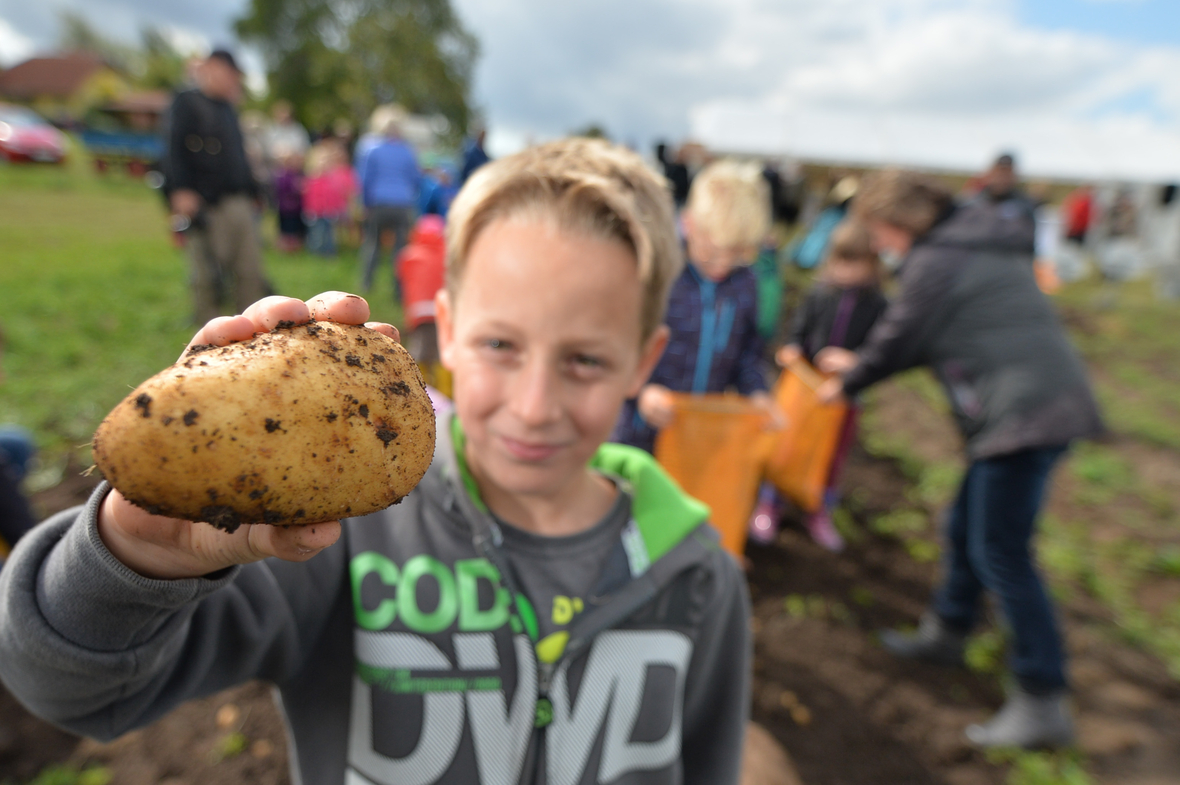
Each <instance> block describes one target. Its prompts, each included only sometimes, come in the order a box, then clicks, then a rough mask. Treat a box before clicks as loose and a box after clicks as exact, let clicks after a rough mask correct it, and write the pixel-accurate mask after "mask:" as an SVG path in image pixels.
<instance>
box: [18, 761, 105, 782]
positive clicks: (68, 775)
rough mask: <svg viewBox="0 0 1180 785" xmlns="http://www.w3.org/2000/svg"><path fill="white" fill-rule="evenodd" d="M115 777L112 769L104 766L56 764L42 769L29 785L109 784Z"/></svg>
mask: <svg viewBox="0 0 1180 785" xmlns="http://www.w3.org/2000/svg"><path fill="white" fill-rule="evenodd" d="M113 779H114V775H112V774H111V771H110V769H106V768H104V767H102V766H87V767H85V768H81V767H78V766H73V765H59V764H55V765H52V766H49V767H47V768H45V769H42V770H41V772H40V773H39V774H38V775H37V776H36V777H34V778H33V779H32V780H30V781H29V785H108V783H110V782H111V780H113Z"/></svg>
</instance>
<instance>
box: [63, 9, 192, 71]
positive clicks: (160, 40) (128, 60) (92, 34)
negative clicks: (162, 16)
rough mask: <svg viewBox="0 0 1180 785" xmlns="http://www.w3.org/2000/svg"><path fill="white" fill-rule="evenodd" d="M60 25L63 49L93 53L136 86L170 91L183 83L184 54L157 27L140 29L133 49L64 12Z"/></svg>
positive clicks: (78, 16)
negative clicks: (138, 41)
mask: <svg viewBox="0 0 1180 785" xmlns="http://www.w3.org/2000/svg"><path fill="white" fill-rule="evenodd" d="M60 24H61V32H60V34H59V38H60V44H61V48H62V50H64V51H67V52H90V53H92V54H96V55H98V56H99V57H101V58H102V59H103V60H104V61H105V62H106V63H107V64H108V65H110V66H111V67H113V68H115V69H117V70H118V71H120V72H121V73H122V74H123V75H124V76H126V77H129V78H130V79H131V81H132V82H133V83H134V84H135V85H136V86H137V87H143V88H147V89H149V90H172V89H175V88H176V87H178V86H179V85H180V84H181V82H183V81H184V55H182V54H181V53H180V52H178V51H177V50H176V47H174V46H173V45H172V42H171V41H170V40H168V37H167V36H166V35H164V34H163V33H162V32H161V31H160V30H158V29H157V28H154V27H150V26H149V27H145V28H143V29H142V30H141V31H140V46H139V47H135V46H132V45H130V44H125V43H123V42H121V41H117V40H114V39H111V38H108V37H107V36H105V35H103V34H102V33H100V32H99V31H98V30H95V29H94V27H93V25H91V24H90V22H89V20H87V19H86V17H84V16H82V15H81V14H77V13H73V12H69V11H66V12H63V13H62V14H61V17H60Z"/></svg>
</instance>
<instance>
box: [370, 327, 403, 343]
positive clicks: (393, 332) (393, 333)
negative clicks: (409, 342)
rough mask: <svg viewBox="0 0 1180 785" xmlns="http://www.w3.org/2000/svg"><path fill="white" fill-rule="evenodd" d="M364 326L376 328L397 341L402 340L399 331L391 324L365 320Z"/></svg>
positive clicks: (371, 328)
mask: <svg viewBox="0 0 1180 785" xmlns="http://www.w3.org/2000/svg"><path fill="white" fill-rule="evenodd" d="M365 327H368V328H369V329H370V330H376V331H377V332H379V333H381V334H382V335H388V336H389V337H390V338H392V339H393V340H395V341H397V342H398V343H401V341H402V335H401V333H400V332H398V330H397V328H396V327H394V326H393V325H392V324H386V323H385V322H365Z"/></svg>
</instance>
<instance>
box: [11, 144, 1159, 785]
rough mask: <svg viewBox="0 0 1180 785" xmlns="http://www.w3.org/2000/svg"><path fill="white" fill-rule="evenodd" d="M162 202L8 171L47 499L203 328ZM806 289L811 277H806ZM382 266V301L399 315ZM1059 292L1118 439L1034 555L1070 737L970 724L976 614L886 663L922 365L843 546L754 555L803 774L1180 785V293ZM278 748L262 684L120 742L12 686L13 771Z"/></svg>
mask: <svg viewBox="0 0 1180 785" xmlns="http://www.w3.org/2000/svg"><path fill="white" fill-rule="evenodd" d="M164 219H165V216H164V213H163V210H162V207H161V204H160V202H159V200H158V198H157V197H156V196H155V195H154V194H153V193H151V192H150V191H148V190H147V189H145V188H144V187H143V186H142V185H141V184H139V183H135V182H131V181H127V180H122V179H117V178H107V179H100V178H96V177H93V176H91V175H89V174H88V172H87V171H85V169H84V168H83V167H82V166H81V165H78V166H76V167H75V168H72V169H64V170H45V169H28V168H13V167H0V249H3V253H4V261H3V263H2V264H0V291H3V292H4V293H5V295H6V297H7V301H6V308H5V309H3V311H0V329H2V330H3V331H4V333H5V335H6V337H7V352H6V354H5V356H4V358H3V361H2V362H3V370H4V372H5V381H4V384H3V386H2V387H0V423H4V422H17V423H20V424H22V425H24V426H25V427H27V428H29V429H30V430H32V431H33V432H34V434H35V436H36V438H37V440H38V443H39V445H40V447H41V449H42V460H41V465H40V467H39V468H38V470H37V471H36V472H35V474H34V475H33V476H32V477H31V478H30V482H29V484H30V490H31V491H33V492H34V499H35V501H36V503H37V505H38V507H39V511H40V512H41V513H42V514H48V513H50V512H52V511H54V510H56V509H60V508H61V507H64V506H66V505H68V504H72V503H76V502H77V501H79V500H80V499H84V498H85V495H86V492H87V490H88V489H89V487H91V485H92V484H93V482H94V478H89V477H82V476H80V472H81V470H82V469H84V468H85V467H87V466H88V465H89V463H90V459H89V451H88V448H87V446H86V445H87V443H88V441H89V439H90V435H91V434H92V433H93V431H94V428H95V426H96V425H97V423H98V421H99V420H100V419H101V417H102V416H103V415H104V414H105V412H106V411H107V410H109V409H110V408H111V407H112V406H113V405H114V404H115V403H117V402H118V401H119V400H120V399H121V398H122V397H123V396H124V395H126V393H127V392H128V391H129V390H130V389H131V388H132V387H134V386H135V385H136V384H138V383H139V382H140V381H142V380H143V379H145V378H146V377H148V376H150V375H151V374H152V373H154V372H156V371H157V370H159V369H161V368H163V367H164V366H166V365H168V364H169V363H171V362H172V361H173V360H174V359H175V358H176V356H177V355H178V354H179V352H180V350H181V348H182V347H183V346H184V344H185V343H186V342H187V340H188V338H189V336H190V335H191V333H192V331H193V325H192V324H191V320H190V307H189V300H188V294H187V288H186V263H185V260H184V257H183V254H182V253H181V251H179V250H178V249H176V248H174V247H173V246H172V244H171V241H170V238H169V236H168V233H167V231H166V229H165V220H164ZM267 264H268V272H269V274H270V276H271V278H272V280H273V283H274V285H275V288H276V290H277V291H279V292H280V293H283V294H290V295H294V296H298V297H309V296H311V295H313V294H315V293H317V292H319V291H323V290H326V289H352V288H353V287H354V286H355V283H356V281H357V279H358V274H357V268H356V262H355V255H354V254H352V253H349V252H345V253H344V254H343V255H342V256H341V258H340V259H339V260H336V261H326V260H321V259H316V258H311V257H308V256H304V255H291V256H283V255H279V254H277V253H273V252H269V253H268V256H267ZM795 283H796V284H801V283H802V281H796V282H795ZM388 284H389V278H388V273H387V272H386V273H385V277H384V278H380V277H379V279H378V283H377V287H376V292H375V294H376V296H375V297H374V298H372V299H371V302H372V304H373V312H374V318H378V319H384V320H388V321H394V322H395V323H396V321H397V318H398V312H397V309H396V307H395V306H394V304H393V302H392V300H391V299H390V297H389V288H390V287H389V285H388ZM1056 300H1057V307H1058V309H1059V312H1060V314H1061V316H1062V319H1063V321H1064V322H1065V324H1066V325H1067V326H1068V327H1069V329H1070V332H1071V335H1072V336H1073V338H1074V340H1075V342H1076V343H1077V345H1078V346H1079V348H1080V349H1081V350H1082V351H1083V353H1084V355H1085V357H1086V359H1087V361H1088V362H1089V364H1090V368H1091V371H1092V375H1093V378H1094V380H1095V383H1096V386H1097V389H1098V392H1099V396H1100V398H1101V400H1102V402H1103V405H1104V408H1105V412H1106V415H1107V419H1108V422H1109V425H1110V426H1111V434H1110V436H1109V437H1108V438H1107V439H1105V440H1103V441H1102V442H1100V443H1095V444H1087V445H1080V446H1079V447H1078V448H1077V449H1075V450H1074V451H1073V452H1072V454H1071V456H1070V457H1069V459H1068V460H1067V461H1066V462H1064V463H1063V465H1062V466H1060V467H1059V468H1058V470H1057V473H1056V475H1055V480H1054V485H1053V490H1052V494H1051V499H1050V502H1049V505H1048V510H1047V514H1046V515H1045V517H1044V520H1043V522H1042V534H1041V537H1040V540H1039V556H1040V560H1041V562H1042V564H1043V565H1044V567H1045V568H1046V570H1047V571H1048V573H1049V575H1050V579H1051V584H1052V590H1053V592H1054V595H1055V596H1056V597H1057V599H1058V600H1059V602H1060V604H1061V608H1062V611H1063V616H1064V625H1065V629H1066V632H1067V639H1068V647H1069V651H1070V655H1071V666H1070V667H1071V674H1072V677H1073V680H1074V682H1075V686H1076V693H1075V703H1076V708H1077V710H1078V717H1079V727H1080V743H1079V746H1078V748H1077V749H1076V750H1071V751H1069V752H1065V753H1059V754H1056V755H1048V754H1037V753H1020V754H1017V753H1012V754H994V755H991V756H984V755H982V754H980V753H978V752H976V751H974V750H972V749H971V748H969V747H968V746H967V745H966V744H965V742H964V741H963V740H962V737H961V729H962V727H963V726H964V725H966V724H967V723H969V722H972V721H976V720H979V719H982V718H984V717H986V716H987V715H988V714H989V712H991V711H993V710H994V709H995V708H996V707H997V706H998V705H999V703H1000V702H1001V701H1002V684H1003V679H1004V672H1003V657H1002V648H1003V635H1002V631H1001V630H1000V628H999V626H998V625H993V626H991V627H989V628H988V629H985V630H982V631H981V632H980V634H979V635H977V636H976V637H975V638H974V639H973V640H972V644H971V647H970V657H969V659H970V663H971V668H970V669H969V670H964V671H951V670H941V669H936V668H929V667H917V666H913V665H909V664H902V663H897V662H894V661H892V660H891V659H890V658H888V657H887V656H886V654H885V653H884V651H883V650H882V649H881V648H880V647H879V646H878V645H877V644H876V641H875V632H876V631H877V630H879V629H880V628H882V627H884V626H890V625H898V624H907V623H912V622H913V620H914V619H915V618H916V616H917V615H918V613H920V611H921V609H922V607H923V605H924V603H925V600H926V598H927V596H928V594H929V590H930V586H931V584H932V582H933V581H934V580H935V579H936V576H937V572H938V568H937V560H938V557H939V548H940V543H939V538H938V534H937V529H938V520H939V515H940V511H941V509H942V508H943V507H944V505H945V504H946V503H947V501H948V500H949V499H950V497H951V495H952V494H953V492H954V489H955V486H956V483H957V481H958V478H959V476H960V474H961V471H962V459H961V457H960V446H959V442H958V437H957V436H956V434H955V433H954V431H953V430H952V428H951V426H950V424H949V420H948V418H947V417H946V416H945V406H944V404H943V403H942V399H941V394H940V393H939V391H938V390H937V387H936V385H935V384H934V382H933V380H932V379H931V378H930V377H929V376H928V375H926V374H925V373H922V372H917V373H911V374H907V375H905V376H902V377H899V378H897V379H895V380H892V381H891V382H889V383H887V384H884V385H882V386H880V387H879V388H878V389H876V390H874V391H873V392H872V393H871V394H870V395H869V397H868V399H867V402H866V403H867V409H866V417H865V421H864V427H863V429H862V433H861V446H860V447H859V448H858V449H857V450H856V451H855V452H854V455H853V458H852V461H851V465H850V467H849V471H848V473H847V475H846V477H845V486H846V490H847V496H846V503H845V506H844V508H843V509H842V510H841V512H840V515H839V525H840V526H841V528H842V529H843V531H844V533H845V534H846V536H847V537H848V538H849V540H850V547H849V549H848V551H846V552H845V553H844V554H841V555H839V556H833V555H831V554H828V553H826V552H824V551H822V550H820V549H819V548H817V547H816V546H814V545H813V544H812V543H811V542H810V541H809V540H808V538H807V537H806V535H805V534H803V533H802V530H801V529H800V528H799V527H798V526H797V525H796V524H795V523H794V522H793V521H791V520H788V521H787V525H786V527H785V529H784V531H783V533H782V535H781V536H780V539H779V541H778V542H776V543H775V544H774V545H772V546H769V547H762V548H758V547H753V546H752V547H751V548H750V550H749V553H748V555H749V557H750V559H751V561H752V563H753V569H752V571H751V573H750V582H751V593H752V596H753V600H754V607H755V622H754V624H755V633H756V641H757V654H758V657H757V662H756V668H755V692H754V713H755V718H756V719H757V720H758V721H760V722H761V723H763V724H764V725H765V726H766V727H768V728H769V729H770V730H771V731H772V732H773V733H774V734H775V736H776V737H777V738H778V739H779V740H780V741H782V742H783V744H784V745H785V747H786V748H787V750H788V751H789V752H790V754H791V756H792V758H793V759H794V762H795V764H796V766H797V768H798V770H799V774H800V776H801V779H802V781H803V782H804V783H807V785H837V784H843V783H849V784H851V783H945V784H946V785H976V784H978V785H985V784H988V785H998V784H999V783H1009V784H1010V785H1052V784H1053V783H1060V784H1061V785H1082V784H1083V783H1112V784H1113V785H1163V784H1164V783H1177V782H1180V774H1178V773H1177V772H1180V368H1178V364H1177V359H1178V358H1180V308H1177V307H1176V306H1174V305H1167V304H1159V303H1157V302H1155V301H1154V299H1153V298H1152V296H1151V293H1150V287H1149V286H1148V285H1147V284H1141V283H1132V284H1127V285H1124V286H1122V287H1117V288H1115V287H1111V286H1107V285H1103V284H1099V283H1090V282H1086V283H1081V284H1075V285H1073V286H1071V287H1069V288H1067V289H1066V290H1065V291H1063V292H1062V293H1061V294H1060V295H1058V296H1057V298H1056ZM284 751H285V739H284V737H283V733H282V729H281V725H280V723H279V721H278V718H277V715H276V713H275V711H274V709H273V706H272V705H271V704H270V700H269V695H268V693H267V691H266V690H265V688H264V687H263V686H261V685H247V686H245V687H243V688H240V689H238V690H236V691H233V692H232V693H229V694H225V695H221V696H214V697H211V698H209V699H206V700H204V701H201V702H197V703H193V704H190V705H188V706H186V707H183V708H182V709H180V710H178V711H177V712H175V713H174V714H172V715H170V716H168V717H166V718H164V719H163V720H161V721H160V722H159V723H157V724H156V725H154V726H152V727H151V728H148V729H145V730H143V731H139V732H136V733H133V734H129V735H128V736H126V737H124V738H123V739H121V740H119V741H117V742H115V743H113V744H110V745H97V744H94V743H92V742H86V741H82V742H79V740H77V739H75V738H73V737H70V736H68V735H66V734H62V733H60V732H58V731H55V730H54V729H52V728H49V727H48V726H46V725H44V724H42V723H39V722H38V721H36V720H34V719H32V718H31V717H28V716H27V715H25V714H24V713H23V711H22V710H21V709H20V708H19V707H18V706H17V705H16V704H15V702H14V701H12V699H11V698H9V697H8V696H7V695H5V694H0V783H5V785H9V784H13V785H16V784H19V785H24V784H25V783H29V782H36V783H37V785H104V783H107V782H117V783H130V785H140V784H141V783H145V784H146V783H156V782H167V783H169V785H180V784H181V783H194V784H195V783H200V782H209V781H218V782H255V781H257V782H268V783H285V782H288V781H289V780H288V778H287V774H286V769H285V757H284V756H285V752H284Z"/></svg>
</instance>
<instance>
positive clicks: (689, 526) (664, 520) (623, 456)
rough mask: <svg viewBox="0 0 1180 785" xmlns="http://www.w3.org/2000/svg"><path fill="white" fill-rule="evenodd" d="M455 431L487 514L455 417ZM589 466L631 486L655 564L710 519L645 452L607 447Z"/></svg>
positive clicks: (466, 478) (465, 476) (635, 513)
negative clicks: (618, 478)
mask: <svg viewBox="0 0 1180 785" xmlns="http://www.w3.org/2000/svg"><path fill="white" fill-rule="evenodd" d="M450 431H451V433H450V436H451V443H452V444H453V445H454V448H455V463H456V465H457V466H458V469H459V478H460V479H461V480H462V483H463V487H464V489H465V490H466V491H467V495H468V496H470V497H471V500H472V502H474V503H475V506H476V507H478V508H479V509H480V511H482V512H485V513H487V512H489V510H488V508H487V505H486V504H484V502H483V499H481V498H480V496H479V486H477V485H476V484H475V478H474V477H472V476H471V471H470V470H469V469H468V468H467V459H466V457H465V451H466V445H467V436H466V434H464V433H463V425H462V424H461V423H460V422H459V418H458V417H454V416H452V417H451V428H450ZM589 465H590V467H591V468H593V469H597V470H598V471H601V472H603V473H605V474H612V475H614V476H616V477H621V478H622V479H624V480H626V481H627V482H628V483H629V484H630V485H631V490H632V494H633V498H632V503H631V517H632V518H634V519H635V524H636V525H637V526H638V527H639V533H640V534H641V535H642V536H643V544H644V546H645V547H646V548H647V555H648V558H649V559H651V561H653V562H654V561H655V560H657V559H659V558H660V557H661V556H663V555H664V554H665V553H667V552H668V551H670V550H672V549H673V548H675V547H676V546H677V545H678V544H679V543H680V542H681V541H682V540H684V538H685V537H687V536H688V535H689V534H690V533H692V532H693V531H694V530H695V529H696V528H697V527H698V526H700V525H701V524H702V523H704V522H705V521H707V520H708V519H709V514H710V510H709V508H708V507H707V506H706V505H705V504H703V503H701V502H699V501H697V500H696V499H694V498H693V497H691V496H689V495H688V494H686V493H685V492H684V491H682V490H681V489H680V486H679V485H677V484H676V481H675V480H673V479H672V478H671V477H669V476H668V473H667V472H665V471H664V470H663V468H661V467H660V465H659V464H658V463H656V459H655V458H653V457H652V456H651V455H650V454H648V453H647V452H644V451H643V450H640V449H638V448H636V447H628V446H626V445H623V444H609V443H608V444H603V445H601V446H599V448H598V451H597V452H596V453H595V454H594V457H593V458H591V459H590V464H589Z"/></svg>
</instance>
